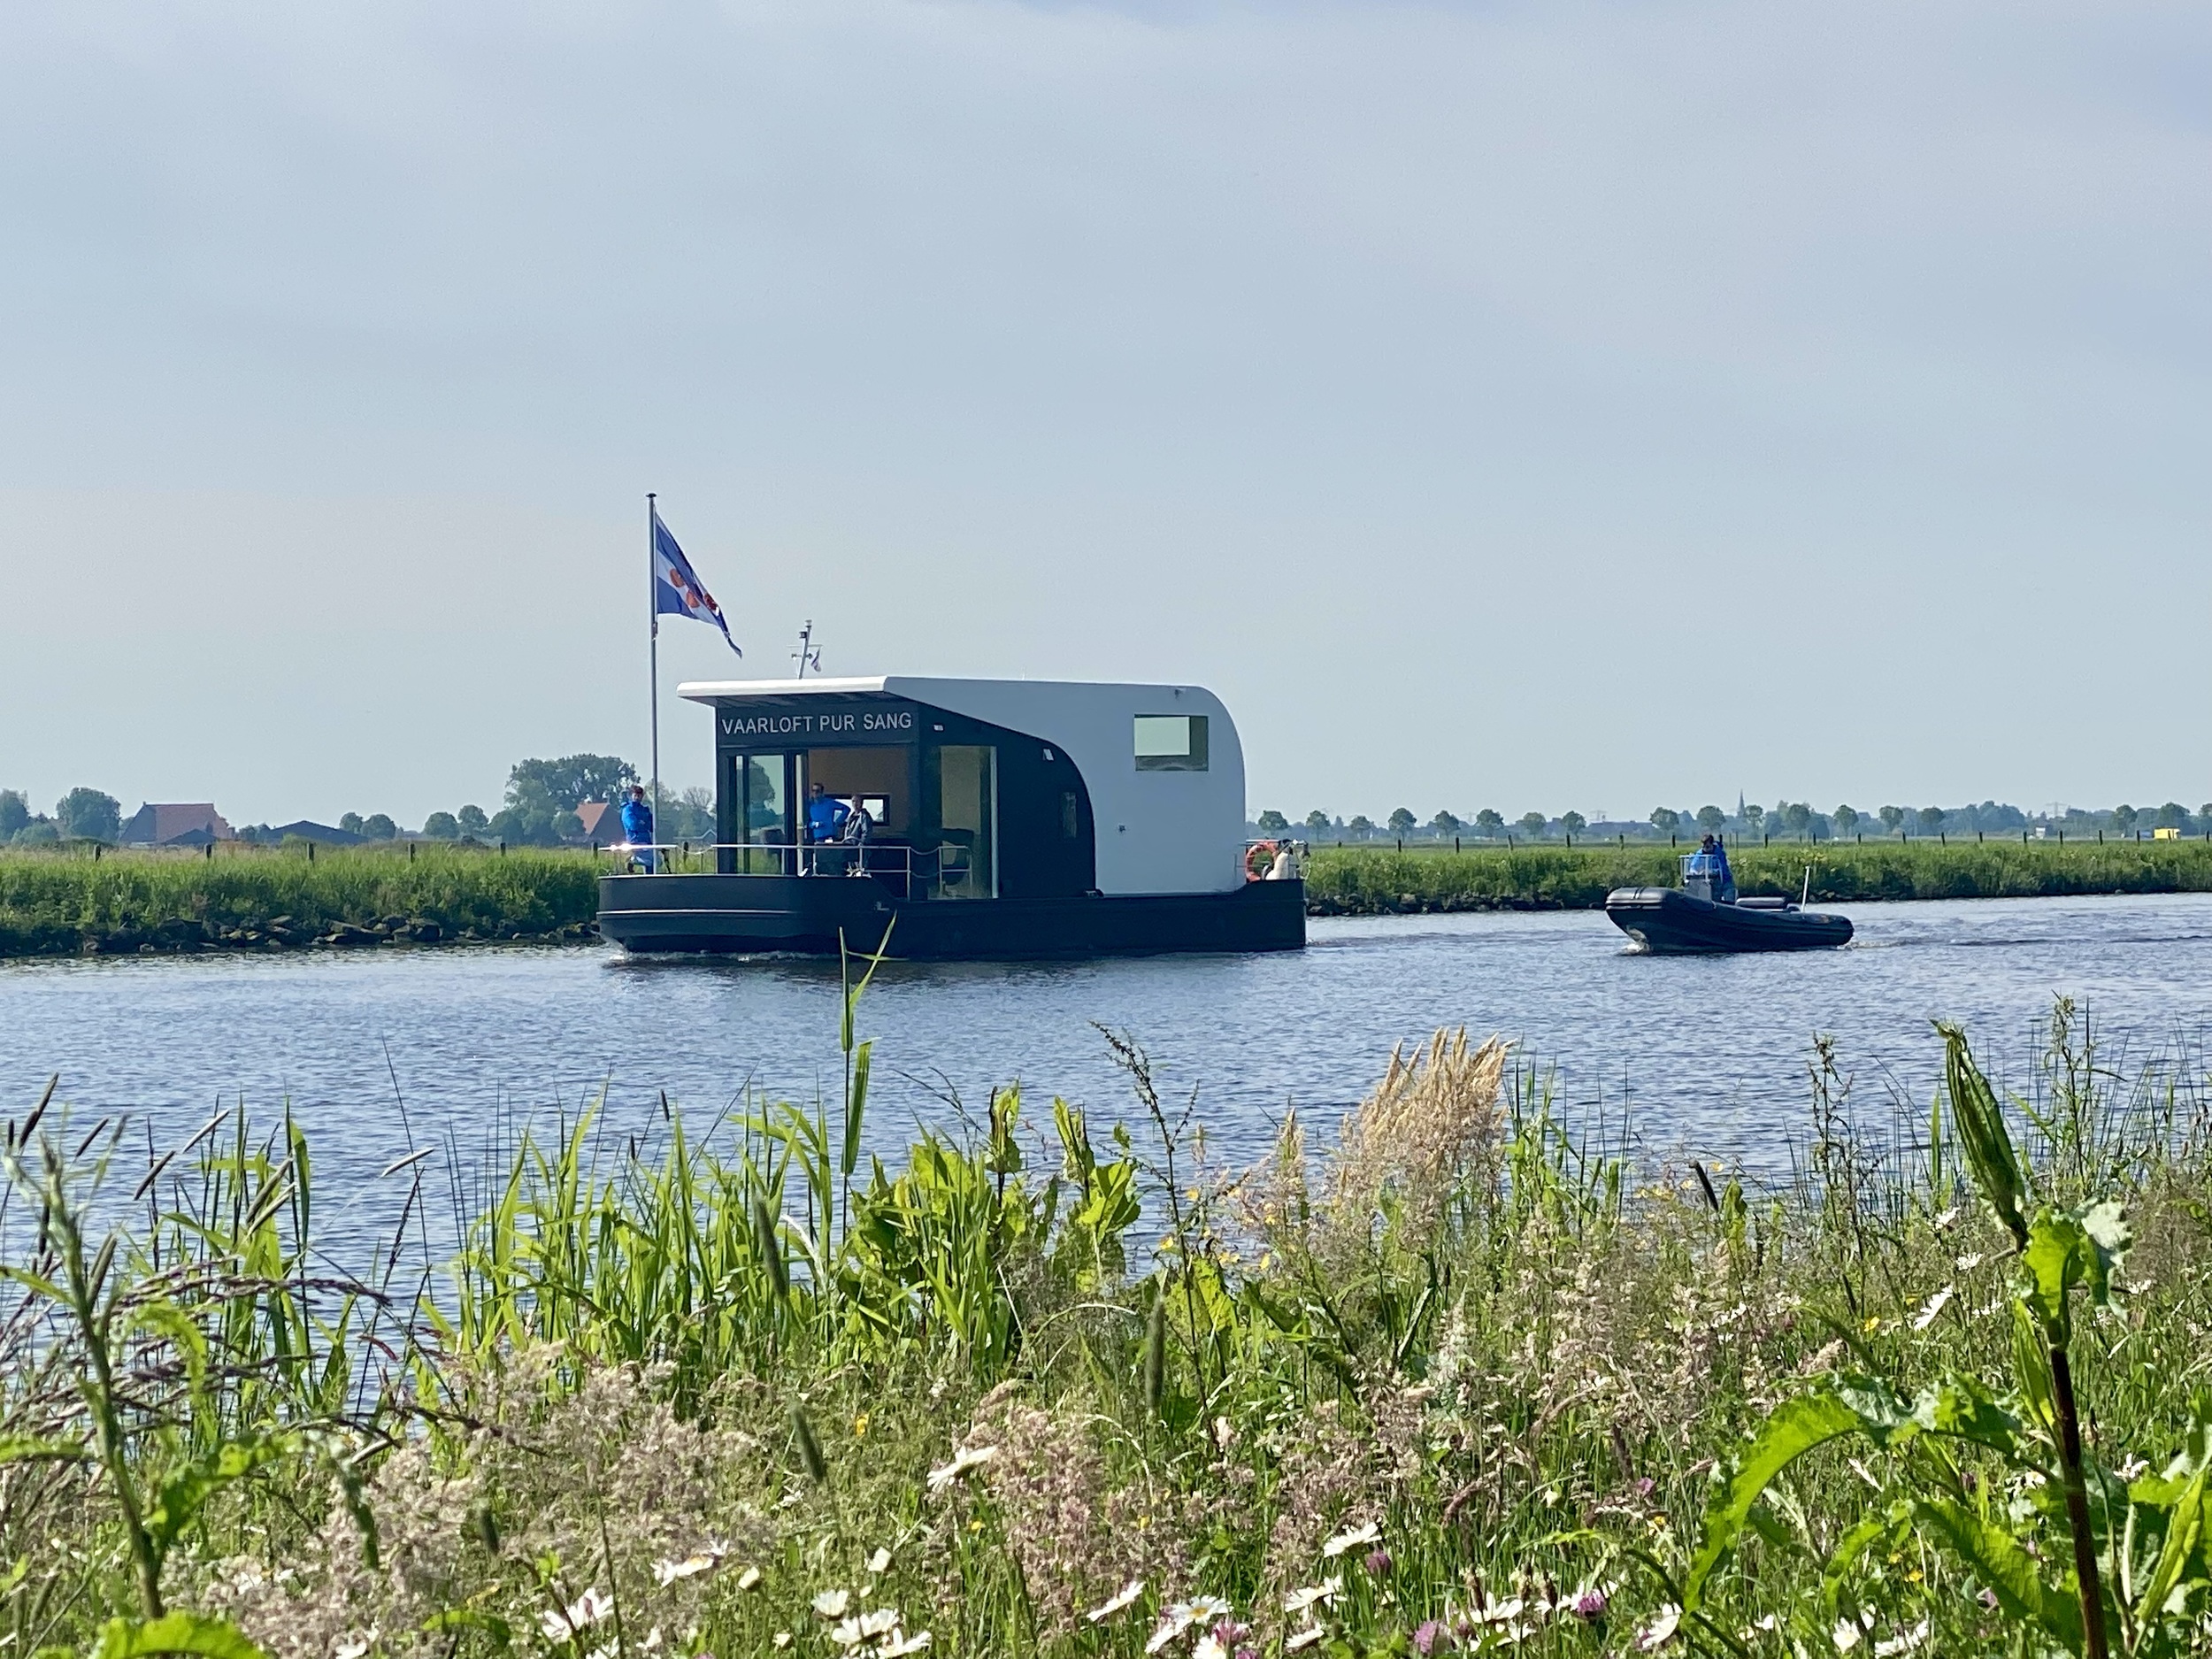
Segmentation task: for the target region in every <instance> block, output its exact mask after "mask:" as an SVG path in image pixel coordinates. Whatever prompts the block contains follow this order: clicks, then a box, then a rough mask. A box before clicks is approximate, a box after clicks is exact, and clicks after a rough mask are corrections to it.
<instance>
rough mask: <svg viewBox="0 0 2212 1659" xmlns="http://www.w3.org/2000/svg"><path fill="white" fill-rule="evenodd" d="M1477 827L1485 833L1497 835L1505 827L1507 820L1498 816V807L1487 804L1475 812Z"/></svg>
mask: <svg viewBox="0 0 2212 1659" xmlns="http://www.w3.org/2000/svg"><path fill="white" fill-rule="evenodd" d="M1475 827H1476V828H1477V829H1479V830H1480V831H1481V832H1482V833H1484V834H1485V835H1496V834H1498V833H1501V832H1502V831H1503V829H1504V828H1505V820H1504V819H1503V818H1500V817H1499V816H1498V809H1497V808H1495V807H1494V806H1486V807H1485V808H1483V809H1482V810H1481V811H1479V812H1478V813H1476V814H1475Z"/></svg>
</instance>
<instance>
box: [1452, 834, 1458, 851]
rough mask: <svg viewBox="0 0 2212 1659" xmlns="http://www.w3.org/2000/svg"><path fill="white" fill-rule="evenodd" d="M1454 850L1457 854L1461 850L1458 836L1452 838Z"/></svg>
mask: <svg viewBox="0 0 2212 1659" xmlns="http://www.w3.org/2000/svg"><path fill="white" fill-rule="evenodd" d="M1452 850H1453V851H1454V852H1457V851H1458V850H1459V837H1458V836H1456V835H1455V836H1453V837H1452Z"/></svg>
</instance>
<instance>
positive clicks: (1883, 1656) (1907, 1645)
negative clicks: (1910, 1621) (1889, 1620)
mask: <svg viewBox="0 0 2212 1659" xmlns="http://www.w3.org/2000/svg"><path fill="white" fill-rule="evenodd" d="M1926 1640H1928V1621H1927V1620H1926V1619H1922V1620H1921V1621H1920V1623H1918V1624H1916V1625H1914V1626H1913V1627H1912V1628H1911V1629H1910V1630H1909V1631H1903V1632H1899V1633H1898V1634H1897V1635H1895V1636H1893V1637H1892V1638H1891V1639H1890V1640H1887V1641H1878V1642H1876V1643H1875V1644H1874V1659H1896V1655H1899V1654H1904V1653H1910V1652H1912V1651H1913V1650H1914V1649H1915V1648H1916V1647H1920V1646H1921V1644H1922V1643H1924V1642H1925V1641H1926Z"/></svg>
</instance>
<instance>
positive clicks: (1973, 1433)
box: [1912, 1376, 2020, 1457]
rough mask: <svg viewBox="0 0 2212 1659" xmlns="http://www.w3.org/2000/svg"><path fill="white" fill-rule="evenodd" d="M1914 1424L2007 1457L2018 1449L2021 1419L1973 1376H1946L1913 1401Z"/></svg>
mask: <svg viewBox="0 0 2212 1659" xmlns="http://www.w3.org/2000/svg"><path fill="white" fill-rule="evenodd" d="M1912 1415H1913V1421H1914V1422H1916V1423H1917V1424H1918V1425H1920V1426H1921V1428H1923V1429H1924V1430H1925V1431H1926V1432H1929V1433H1931V1434H1948V1435H1951V1436H1953V1437H1955V1438H1956V1439H1959V1440H1972V1441H1973V1442H1974V1443H1975V1444H1976V1445H1978V1446H1986V1447H1988V1448H1990V1449H1991V1450H1992V1451H1995V1452H2001V1453H2003V1454H2004V1455H2006V1456H2007V1457H2012V1456H2015V1455H2017V1454H2018V1451H2019V1449H2020V1419H2019V1418H2018V1417H2015V1416H2013V1414H2012V1413H2011V1412H2009V1411H2008V1410H2006V1409H2004V1407H2002V1406H2001V1405H2000V1404H1998V1403H1997V1402H1996V1401H1995V1400H1994V1399H1993V1398H1991V1396H1990V1394H1989V1391H1988V1390H1987V1389H1985V1388H1984V1387H1983V1386H1982V1385H1981V1384H1980V1383H1979V1382H1978V1381H1977V1380H1976V1379H1974V1378H1972V1377H1965V1376H1958V1377H1947V1378H1945V1379H1943V1380H1942V1381H1941V1382H1939V1383H1938V1384H1936V1385H1935V1386H1932V1387H1930V1388H1925V1389H1923V1390H1922V1391H1921V1393H1920V1394H1919V1396H1918V1397H1917V1398H1916V1399H1915V1400H1914V1402H1913V1411H1912Z"/></svg>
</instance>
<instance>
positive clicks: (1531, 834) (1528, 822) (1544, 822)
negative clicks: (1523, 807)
mask: <svg viewBox="0 0 2212 1659" xmlns="http://www.w3.org/2000/svg"><path fill="white" fill-rule="evenodd" d="M1516 821H1517V823H1518V824H1519V825H1520V826H1521V833H1522V834H1524V835H1525V836H1527V837H1528V838H1529V840H1531V841H1534V840H1535V839H1536V838H1537V837H1538V836H1540V835H1541V834H1542V833H1544V831H1545V829H1546V828H1547V827H1548V826H1549V825H1550V823H1551V820H1550V819H1549V818H1546V817H1545V816H1544V815H1543V814H1542V813H1541V812H1524V813H1522V814H1521V816H1520V818H1518V819H1517V820H1516Z"/></svg>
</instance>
